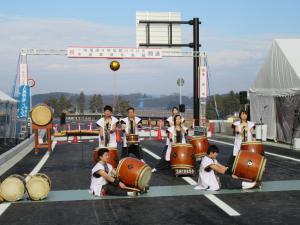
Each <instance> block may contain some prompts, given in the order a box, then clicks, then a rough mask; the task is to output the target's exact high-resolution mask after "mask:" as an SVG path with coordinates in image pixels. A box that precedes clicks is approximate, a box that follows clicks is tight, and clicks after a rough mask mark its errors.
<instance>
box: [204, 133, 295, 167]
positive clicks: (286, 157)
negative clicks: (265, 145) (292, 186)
mask: <svg viewBox="0 0 300 225" xmlns="http://www.w3.org/2000/svg"><path fill="white" fill-rule="evenodd" d="M208 140H210V141H213V142H217V143H220V144H224V145H230V146H233V144H232V143H228V142H224V141H219V140H215V139H210V138H209V139H208ZM265 154H267V155H272V156H276V157H279V158H283V159H289V160H293V161H296V162H300V159H296V158H293V157H289V156H284V155H279V154H275V153H272V152H265Z"/></svg>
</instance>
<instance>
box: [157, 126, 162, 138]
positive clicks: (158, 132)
mask: <svg viewBox="0 0 300 225" xmlns="http://www.w3.org/2000/svg"><path fill="white" fill-rule="evenodd" d="M157 140H158V141H161V140H162V136H161V122H160V121H159V125H158V129H157Z"/></svg>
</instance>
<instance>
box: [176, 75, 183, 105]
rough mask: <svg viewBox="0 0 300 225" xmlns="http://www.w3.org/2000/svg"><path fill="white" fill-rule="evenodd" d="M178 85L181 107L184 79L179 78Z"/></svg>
mask: <svg viewBox="0 0 300 225" xmlns="http://www.w3.org/2000/svg"><path fill="white" fill-rule="evenodd" d="M177 85H178V86H179V104H180V105H181V87H183V85H184V79H183V78H178V80H177Z"/></svg>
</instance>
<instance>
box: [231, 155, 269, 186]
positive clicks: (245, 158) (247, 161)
mask: <svg viewBox="0 0 300 225" xmlns="http://www.w3.org/2000/svg"><path fill="white" fill-rule="evenodd" d="M265 165H266V159H265V157H264V156H262V155H260V154H257V153H252V152H249V151H239V153H238V154H237V156H236V158H235V161H234V164H233V168H232V172H233V174H234V175H236V176H238V177H239V178H243V179H246V180H251V181H261V179H262V175H263V173H264V170H265Z"/></svg>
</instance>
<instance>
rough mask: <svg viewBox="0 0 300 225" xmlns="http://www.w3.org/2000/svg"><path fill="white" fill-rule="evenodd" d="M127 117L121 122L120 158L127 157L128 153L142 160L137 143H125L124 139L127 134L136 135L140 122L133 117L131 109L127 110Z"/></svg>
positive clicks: (133, 112) (132, 109)
mask: <svg viewBox="0 0 300 225" xmlns="http://www.w3.org/2000/svg"><path fill="white" fill-rule="evenodd" d="M127 115H128V116H127V117H126V118H124V119H122V120H121V124H122V131H123V133H124V138H123V148H122V156H121V158H124V157H126V156H128V155H129V153H133V154H134V155H135V156H136V157H137V158H138V159H142V158H143V156H142V151H141V149H140V145H139V143H127V139H126V138H127V135H129V134H135V135H138V128H141V127H142V120H141V119H140V118H139V117H136V116H135V111H134V108H133V107H129V108H128V109H127Z"/></svg>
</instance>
